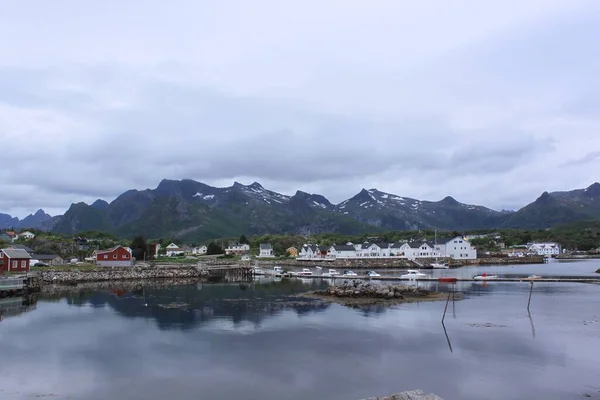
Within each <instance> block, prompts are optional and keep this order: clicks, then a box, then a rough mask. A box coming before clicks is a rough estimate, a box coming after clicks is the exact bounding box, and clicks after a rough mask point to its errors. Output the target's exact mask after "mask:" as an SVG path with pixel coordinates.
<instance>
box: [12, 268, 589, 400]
mask: <svg viewBox="0 0 600 400" xmlns="http://www.w3.org/2000/svg"><path fill="white" fill-rule="evenodd" d="M596 268H597V267H596ZM326 285H327V283H326V282H323V281H317V280H315V281H307V282H302V281H299V280H283V281H281V282H278V283H275V282H263V283H251V284H248V285H237V284H230V285H216V284H204V285H200V286H199V285H197V284H195V283H194V284H186V285H178V286H166V287H164V286H161V285H160V284H151V283H144V284H143V285H140V284H134V283H132V284H127V285H122V286H119V285H112V284H110V285H108V286H107V287H105V288H103V289H98V290H76V291H65V292H61V293H57V294H55V295H49V294H44V295H40V298H39V300H38V301H37V305H36V306H37V308H36V309H35V310H33V311H30V312H22V313H20V314H18V315H15V316H14V317H11V318H6V319H5V320H4V321H2V322H1V323H0V354H2V363H0V398H1V399H2V400H5V399H6V400H16V399H28V398H38V397H39V398H44V397H48V398H70V399H72V400H80V399H81V400H83V399H85V400H100V399H107V398H115V399H116V398H126V399H144V400H159V399H165V398H166V399H177V400H180V399H181V400H188V399H190V400H191V399H198V398H203V399H224V398H236V399H237V398H239V399H250V398H251V399H262V400H271V399H273V400H275V399H277V400H280V399H285V400H304V399H326V400H348V399H361V398H367V397H370V396H375V395H384V394H389V393H395V392H399V391H403V390H409V389H417V388H419V389H423V390H424V391H425V392H433V393H436V394H438V395H440V396H442V397H443V398H445V399H449V400H451V399H461V400H480V399H502V400H521V399H529V398H531V399H541V398H543V399H545V400H565V399H566V400H571V399H572V400H575V399H581V398H584V397H583V395H584V394H587V395H589V396H590V397H585V398H591V399H593V400H594V399H595V400H598V399H600V387H598V380H597V377H598V375H599V374H600V359H599V358H598V354H600V340H599V339H600V321H599V319H598V317H600V311H598V310H600V286H598V285H584V284H571V283H568V284H543V283H539V284H538V283H536V284H535V286H534V291H533V296H532V301H531V310H530V313H527V309H526V308H527V299H528V295H529V288H530V286H529V284H528V283H526V282H523V283H518V282H517V283H499V282H491V283H488V284H487V285H485V286H484V285H481V284H472V283H469V282H467V283H466V284H465V285H457V290H458V291H460V292H461V295H460V296H459V297H457V299H456V301H455V302H452V303H451V304H449V306H448V310H447V315H446V318H445V321H444V324H443V325H442V324H441V317H442V312H443V310H444V306H445V302H446V301H445V299H444V301H440V302H421V303H406V304H399V305H396V306H393V307H389V308H388V307H382V306H377V305H375V306H368V307H363V308H360V309H354V308H347V307H344V306H341V305H338V304H332V305H327V304H325V303H322V302H320V301H317V300H312V299H303V298H299V297H296V296H295V295H296V294H298V293H300V292H304V291H308V290H316V289H320V288H324V287H325V286H326ZM434 286H435V285H434ZM442 288H443V287H442V285H440V289H442ZM444 288H445V289H448V286H447V285H446V286H445V287H444ZM17 304H18V303H17ZM19 307H23V304H22V303H21V304H20V305H19Z"/></svg>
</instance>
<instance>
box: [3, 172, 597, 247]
mask: <svg viewBox="0 0 600 400" xmlns="http://www.w3.org/2000/svg"><path fill="white" fill-rule="evenodd" d="M594 218H600V184H599V183H594V184H593V185H591V186H589V187H588V188H586V189H578V190H572V191H567V192H552V193H548V192H544V193H543V194H542V195H541V196H540V197H539V198H538V199H536V200H535V201H534V202H533V203H531V204H529V205H527V206H525V207H523V208H521V209H520V210H518V211H495V210H492V209H489V208H486V207H483V206H477V205H469V204H463V203H460V202H458V201H457V200H455V199H454V198H452V197H450V196H448V197H445V198H444V199H442V200H440V201H422V200H416V199H412V198H409V197H402V196H398V195H394V194H390V193H385V192H381V191H379V190H377V189H368V190H367V189H362V190H361V191H360V192H359V193H357V194H356V195H355V196H353V197H351V198H349V199H347V200H345V201H343V202H341V203H339V204H332V203H331V202H330V201H329V200H327V198H325V197H324V196H322V195H319V194H310V193H306V192H302V191H297V192H296V193H295V194H294V195H293V196H287V195H283V194H280V193H277V192H273V191H270V190H267V189H265V188H264V187H263V186H262V185H260V184H259V183H258V182H254V183H252V184H251V185H243V184H241V183H238V182H235V183H234V184H233V186H230V187H225V188H217V187H213V186H209V185H206V184H204V183H201V182H196V181H193V180H189V179H184V180H167V179H165V180H163V181H161V182H160V184H159V185H158V186H157V187H156V189H146V190H129V191H127V192H125V193H123V194H121V195H120V196H118V197H117V198H116V199H115V200H113V201H112V202H111V203H108V202H106V201H104V200H96V201H95V202H94V203H92V204H89V205H88V204H86V203H83V202H81V203H75V204H72V205H71V207H70V208H69V209H68V210H67V212H66V213H65V214H64V215H61V216H55V217H52V216H50V215H48V214H46V213H45V212H44V211H43V210H39V211H37V212H36V213H35V214H33V215H29V216H27V217H26V218H24V219H23V220H19V219H18V218H15V217H11V216H10V215H7V214H0V228H9V227H12V228H14V229H19V228H38V229H42V230H52V231H55V232H58V233H65V234H74V233H77V232H81V231H86V230H99V231H106V232H111V233H114V234H116V235H119V236H124V237H131V236H134V235H136V234H143V235H144V236H146V237H150V238H158V237H175V238H181V239H184V240H190V241H202V240H206V239H210V238H216V237H227V236H238V235H240V234H264V233H274V234H276V233H293V234H303V235H306V234H311V233H312V234H316V233H327V232H337V233H343V234H358V233H366V232H378V231H384V230H415V229H439V230H456V231H463V230H475V229H495V228H527V229H545V228H549V227H551V226H554V225H558V224H562V223H567V222H572V221H576V220H584V219H594Z"/></svg>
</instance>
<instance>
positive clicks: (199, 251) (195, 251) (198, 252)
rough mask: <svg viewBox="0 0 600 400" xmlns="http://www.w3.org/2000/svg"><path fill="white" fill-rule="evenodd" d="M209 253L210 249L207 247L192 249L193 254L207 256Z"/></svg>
mask: <svg viewBox="0 0 600 400" xmlns="http://www.w3.org/2000/svg"><path fill="white" fill-rule="evenodd" d="M207 251H208V248H207V247H206V246H204V245H202V246H199V247H194V248H193V249H192V254H194V255H199V256H202V255H204V254H206V252H207Z"/></svg>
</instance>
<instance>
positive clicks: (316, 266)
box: [315, 265, 323, 269]
mask: <svg viewBox="0 0 600 400" xmlns="http://www.w3.org/2000/svg"><path fill="white" fill-rule="evenodd" d="M315 269H323V267H319V266H318V265H315Z"/></svg>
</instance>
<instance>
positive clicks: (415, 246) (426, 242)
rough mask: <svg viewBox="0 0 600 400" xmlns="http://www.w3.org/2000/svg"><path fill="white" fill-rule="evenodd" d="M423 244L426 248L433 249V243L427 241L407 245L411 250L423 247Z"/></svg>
mask: <svg viewBox="0 0 600 400" xmlns="http://www.w3.org/2000/svg"><path fill="white" fill-rule="evenodd" d="M424 244H426V245H427V246H429V247H431V248H433V243H431V242H429V241H427V240H417V241H415V242H410V243H409V244H408V245H409V246H410V247H412V248H413V249H418V248H419V247H421V246H423V245H424Z"/></svg>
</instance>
